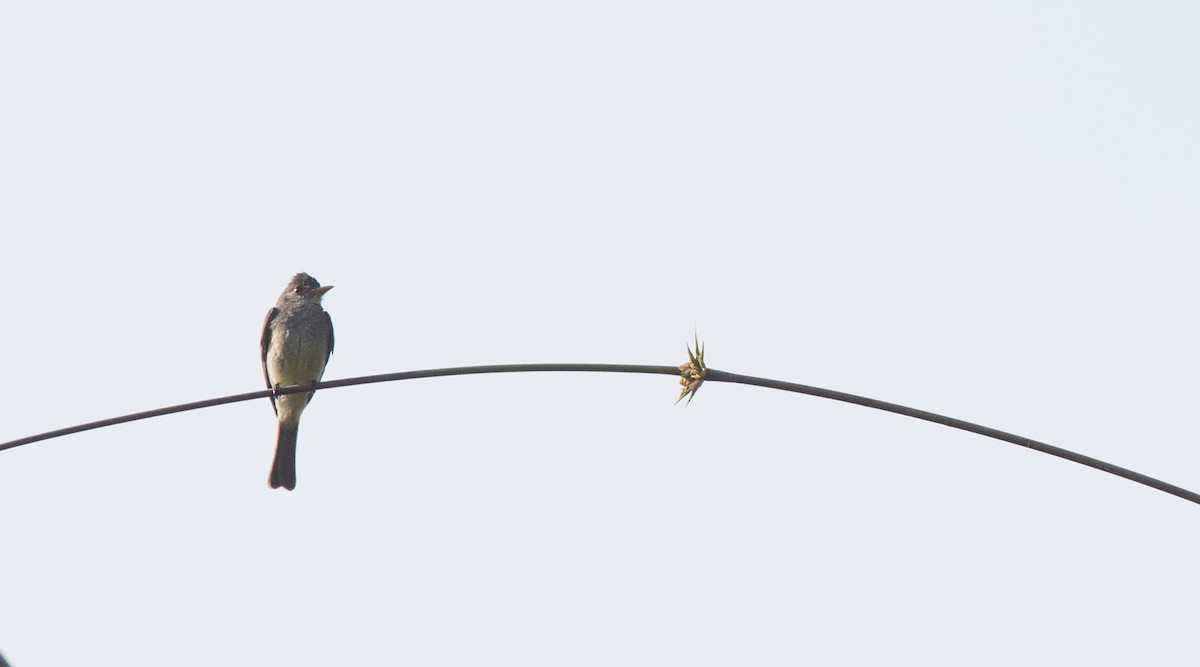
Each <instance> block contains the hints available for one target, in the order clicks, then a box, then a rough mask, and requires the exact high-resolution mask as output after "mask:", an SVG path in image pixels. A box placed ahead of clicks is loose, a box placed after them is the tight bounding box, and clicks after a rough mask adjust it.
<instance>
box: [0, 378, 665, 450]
mask: <svg viewBox="0 0 1200 667" xmlns="http://www.w3.org/2000/svg"><path fill="white" fill-rule="evenodd" d="M554 371H559V372H580V373H652V374H658V375H679V369H678V368H677V367H675V366H637V365H631V364H503V365H493V366H459V367H456V368H430V369H426V370H423V371H405V372H403V373H384V374H383V375H364V376H361V377H354V378H344V379H341V380H326V381H324V382H318V383H316V384H306V385H294V386H291V387H279V388H278V389H277V390H275V392H274V393H275V394H276V395H284V394H299V393H302V392H306V391H315V390H318V389H333V388H335V387H349V386H353V385H358V384H374V383H376V382H394V381H396V380H417V379H420V378H432V377H443V376H447V375H478V374H482V373H529V372H554ZM272 393H273V392H272V391H271V390H270V389H263V390H261V391H252V392H249V393H246V394H234V395H233V396H223V397H221V398H210V399H207V400H204V401H195V402H193V403H184V404H182V405H172V406H169V407H165V408H155V409H154V410H146V411H145V412H134V413H133V414H128V415H122V416H120V417H111V418H109V419H101V420H99V421H94V422H88V423H86V424H77V425H75V426H68V427H67V428H60V429H57V430H54V431H46V432H45V433H38V434H37V435H31V436H27V437H24V438H19V439H17V440H10V441H8V442H4V443H0V451H4V450H6V449H12V448H13V447H20V446H21V445H28V444H30V443H34V442H40V441H42V440H50V439H52V438H59V437H62V436H64V435H71V434H73V433H81V432H83V431H91V430H92V429H97V428H103V427H105V426H116V425H117V424H124V423H127V422H133V421H138V420H141V419H150V418H151V417H161V416H163V415H170V414H175V413H176V412H187V411H188V410H199V409H200V408H211V407H213V406H217V405H225V404H227V403H240V402H241V401H253V400H255V399H257V398H267V397H268V396H270V395H271V394H272Z"/></svg>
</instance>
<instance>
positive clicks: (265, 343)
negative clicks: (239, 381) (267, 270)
mask: <svg viewBox="0 0 1200 667" xmlns="http://www.w3.org/2000/svg"><path fill="white" fill-rule="evenodd" d="M278 314H279V309H278V308H272V309H271V310H269V311H267V318H266V319H265V320H263V330H262V342H261V343H260V344H259V345H260V346H261V348H262V367H263V379H264V380H266V381H267V389H274V388H275V386H274V385H272V384H271V373H270V372H269V371H268V370H267V350H269V349H271V321H272V320H274V319H275V316H276V315H278ZM271 409H272V410H275V411H276V413H278V412H279V411H278V409H277V408H276V407H275V397H274V396H272V397H271Z"/></svg>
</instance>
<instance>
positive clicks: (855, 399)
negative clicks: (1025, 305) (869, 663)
mask: <svg viewBox="0 0 1200 667" xmlns="http://www.w3.org/2000/svg"><path fill="white" fill-rule="evenodd" d="M542 372H577V373H643V374H654V375H674V376H678V375H679V374H680V369H679V367H676V366H639V365H629V364H502V365H492V366H458V367H454V368H433V369H427V370H419V371H405V372H402V373H385V374H382V375H365V376H361V377H354V378H345V379H341V380H328V381H325V382H318V383H315V384H307V385H295V386H290V387H279V388H277V389H275V390H270V389H264V390H261V391H253V392H249V393H245V394H234V395H232V396H224V397H221V398H211V399H207V400H203V401H195V402H192V403H184V404H181V405H173V406H169V407H165V408H157V409H154V410H147V411H145V412H135V413H133V414H128V415H123V416H120V417H112V418H109V419H101V420H99V421H94V422H88V423H86V424H78V425H76V426H70V427H67V428H61V429H57V430H54V431H47V432H45V433H39V434H37V435H31V436H26V437H24V438H19V439H17V440H10V441H8V442H4V443H0V451H3V450H6V449H12V448H14V447H20V446H21V445H28V444H30V443H34V442H39V441H42V440H50V439H52V438H58V437H62V436H64V435H71V434H73V433H80V432H82V431H90V430H92V429H97V428H103V427H105V426H115V425H117V424H124V423H126V422H132V421H137V420H140V419H149V418H151V417H160V416H162V415H169V414H174V413H176V412H186V411H188V410H198V409H200V408H208V407H213V406H217V405H224V404H226V403H237V402H240V401H252V400H255V399H259V398H267V397H268V396H271V395H272V393H274V394H275V395H283V394H295V393H300V392H306V391H315V390H319V389H334V388H336V387H349V386H353V385H360V384H374V383H377V382H394V381H397V380H416V379H420V378H430V377H444V376H448V375H479V374H486V373H542ZM704 380H705V381H706V382H729V383H734V384H746V385H752V386H758V387H766V388H768V389H779V390H783V391H790V392H795V393H799V394H808V395H810V396H818V397H820V398H828V399H830V400H834V401H842V402H844V403H853V404H855V405H861V406H864V407H868V408H874V409H876V410H883V411H885V412H894V413H896V414H898V415H904V416H906V417H912V418H914V419H922V420H924V421H928V422H933V423H935V424H942V425H944V426H949V427H951V428H956V429H959V430H962V431H968V432H970V433H976V434H979V435H982V436H986V437H989V438H994V439H996V440H1002V441H1004V442H1009V443H1012V444H1014V445H1020V446H1021V447H1026V448H1029V449H1033V450H1036V451H1039V452H1042V453H1045V454H1050V455H1051V456H1057V457H1059V458H1062V459H1066V460H1068V461H1072V462H1074V463H1079V464H1081V465H1085V466H1088V467H1091V468H1095V469H1096V470H1102V471H1104V472H1106V473H1109V474H1111V475H1116V476H1118V477H1123V478H1125V479H1128V480H1130V481H1133V482H1137V483H1138V484H1143V485H1145V486H1148V487H1150V488H1153V489H1158V490H1159V491H1162V492H1164V493H1169V494H1171V495H1173V496H1177V497H1179V498H1183V499H1184V500H1188V501H1191V502H1193V503H1196V504H1198V505H1200V494H1197V493H1196V492H1194V491H1189V490H1187V489H1184V488H1182V487H1179V486H1175V485H1174V484H1168V483H1167V482H1164V481H1162V480H1159V479H1155V478H1153V477H1150V476H1148V475H1143V474H1141V473H1139V472H1134V471H1133V470H1129V469H1128V468H1122V467H1121V466H1117V465H1113V464H1111V463H1108V462H1106V461H1101V460H1100V459H1096V458H1093V457H1091V456H1085V455H1083V454H1078V453H1076V452H1072V451H1070V450H1067V449H1063V448H1061V447H1055V446H1054V445H1049V444H1046V443H1044V442H1039V441H1037V440H1033V439H1031V438H1026V437H1022V436H1019V435H1015V434H1012V433H1007V432H1005V431H1000V430H997V429H994V428H989V427H987V426H981V425H979V424H973V423H971V422H968V421H963V420H961V419H955V418H953V417H947V416H944V415H939V414H936V413H933V412H928V411H925V410H918V409H916V408H910V407H906V406H903V405H899V404H897V403H888V402H887V401H880V400H876V399H873V398H867V397H865V396H857V395H855V394H847V393H845V392H840V391H834V390H832V389H822V388H821V387H813V386H809V385H804V384H797V383H794V382H783V381H780V380H771V379H767V378H759V377H753V376H749V375H738V374H737V373H727V372H725V371H719V370H717V369H715V368H708V369H705V372H704Z"/></svg>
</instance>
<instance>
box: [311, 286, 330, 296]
mask: <svg viewBox="0 0 1200 667" xmlns="http://www.w3.org/2000/svg"><path fill="white" fill-rule="evenodd" d="M331 289H333V285H323V286H321V287H318V288H317V289H315V290H313V291H311V292H309V295H310V296H325V293H326V292H328V291H329V290H331Z"/></svg>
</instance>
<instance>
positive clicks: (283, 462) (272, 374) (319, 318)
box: [262, 273, 333, 491]
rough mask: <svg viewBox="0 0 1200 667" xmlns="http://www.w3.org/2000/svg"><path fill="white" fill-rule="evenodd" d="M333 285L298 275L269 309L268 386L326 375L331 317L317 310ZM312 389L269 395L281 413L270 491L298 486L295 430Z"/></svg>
mask: <svg viewBox="0 0 1200 667" xmlns="http://www.w3.org/2000/svg"><path fill="white" fill-rule="evenodd" d="M331 289H333V285H326V286H325V287H321V283H319V282H317V281H316V279H314V278H313V277H312V276H310V275H308V274H307V273H297V274H296V275H295V276H292V279H291V281H289V282H288V284H287V287H286V288H284V290H283V294H280V295H279V301H276V302H275V307H274V308H272V309H271V311H270V312H269V313H267V319H266V321H264V322H263V332H262V364H263V376H264V377H265V378H266V379H267V387H268V388H270V389H275V388H276V387H285V386H288V385H295V384H308V383H310V382H319V381H320V380H321V376H322V375H324V374H325V364H327V363H329V355H331V354H333V320H332V319H330V318H329V313H327V312H325V309H323V308H321V297H323V296H325V293H326V292H328V291H329V290H331ZM315 393H316V392H314V391H310V392H306V393H299V394H285V395H283V396H272V397H271V407H272V408H274V409H275V414H276V416H277V417H279V437H278V439H277V441H276V443H275V465H274V466H272V467H271V488H273V489H277V488H279V487H281V486H282V487H283V488H285V489H287V490H289V491H290V490H292V489H294V488H296V433H297V431H298V430H299V428H300V413H301V412H303V411H304V407H305V406H307V405H308V402H309V401H311V400H312V397H313V394H315Z"/></svg>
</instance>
